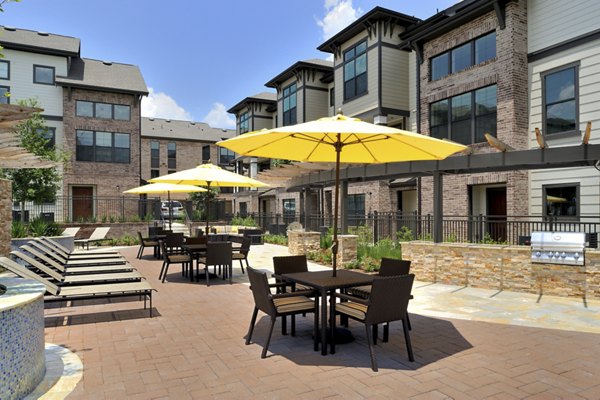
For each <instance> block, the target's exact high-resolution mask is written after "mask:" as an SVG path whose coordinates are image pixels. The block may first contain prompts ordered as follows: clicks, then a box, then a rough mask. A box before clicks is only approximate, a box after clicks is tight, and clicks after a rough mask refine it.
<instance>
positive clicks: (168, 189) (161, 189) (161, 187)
mask: <svg viewBox="0 0 600 400" xmlns="http://www.w3.org/2000/svg"><path fill="white" fill-rule="evenodd" d="M192 192H206V189H203V188H201V187H198V186H193V185H177V184H173V183H150V184H148V185H143V186H138V187H135V188H133V189H128V190H125V191H123V193H125V194H164V193H166V194H167V198H168V199H169V228H170V227H171V221H172V220H173V218H172V211H171V193H192Z"/></svg>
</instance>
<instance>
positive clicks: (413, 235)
mask: <svg viewBox="0 0 600 400" xmlns="http://www.w3.org/2000/svg"><path fill="white" fill-rule="evenodd" d="M182 203H183V205H184V207H185V209H186V214H187V215H188V216H189V217H190V219H191V220H193V221H202V220H204V219H205V213H204V212H203V210H197V209H196V208H195V206H194V204H192V202H190V201H182ZM160 205H161V200H160V199H159V198H149V199H140V198H136V197H129V196H120V197H76V196H75V197H74V196H62V197H57V198H56V201H55V202H54V203H46V204H33V203H25V207H24V210H21V209H20V206H19V205H18V203H14V204H13V220H18V219H20V218H21V213H22V212H24V216H25V220H26V221H28V220H32V219H35V218H43V219H45V220H48V221H55V222H63V223H67V222H118V221H140V220H148V221H150V220H161V219H162V215H161V210H160ZM82 210H85V211H86V214H85V215H84V216H82V215H81V213H82ZM225 210H226V207H225V202H224V201H214V202H213V203H211V206H210V209H209V218H210V220H211V221H214V222H215V223H219V222H220V223H227V224H230V223H231V221H232V219H233V218H234V215H232V214H228V213H226V211H225ZM78 213H79V215H78ZM238 216H239V215H238ZM241 216H242V217H247V216H248V217H252V218H253V219H254V220H255V221H256V223H257V224H258V226H259V227H260V228H261V229H262V230H263V231H264V232H269V233H272V234H281V235H285V234H286V231H287V226H288V225H289V224H290V223H292V222H299V223H300V224H302V226H304V228H305V229H307V230H311V231H317V232H321V233H323V234H324V233H326V232H327V230H328V229H330V227H331V226H333V217H332V216H331V215H330V214H326V215H324V214H303V213H283V214H276V213H247V214H245V215H241ZM338 222H339V224H338V226H340V230H341V231H342V232H343V231H344V227H345V228H346V230H347V231H350V232H358V231H359V232H360V233H361V234H363V235H364V236H366V237H368V238H369V240H372V241H374V242H376V241H378V240H380V239H383V238H390V239H392V240H398V239H401V240H408V239H419V240H432V237H433V228H434V227H433V225H434V220H433V215H429V214H428V215H419V214H417V213H401V212H373V213H370V214H357V215H349V216H348V218H347V220H346V221H341V220H339V221H338ZM188 223H189V220H188ZM442 224H443V226H442V231H443V240H444V241H446V242H458V243H506V244H525V243H526V242H527V240H528V237H529V236H530V235H531V232H534V231H560V232H584V233H586V234H587V238H588V242H589V245H590V246H591V247H597V235H598V232H599V231H600V216H582V217H579V218H578V219H577V220H573V219H569V220H568V219H564V218H559V217H543V216H528V215H525V216H494V215H469V216H455V215H447V216H443V218H442Z"/></svg>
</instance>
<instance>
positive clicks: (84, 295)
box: [0, 257, 154, 317]
mask: <svg viewBox="0 0 600 400" xmlns="http://www.w3.org/2000/svg"><path fill="white" fill-rule="evenodd" d="M0 266H2V267H4V268H6V269H7V270H9V271H11V272H12V273H14V274H16V275H18V276H20V277H22V278H25V279H33V280H36V281H38V282H40V283H42V284H44V286H46V291H47V292H48V293H50V294H49V295H47V296H45V297H44V302H56V301H75V300H89V299H103V298H112V297H131V296H137V297H143V298H144V309H146V300H149V301H150V317H152V292H153V291H154V289H153V288H152V286H150V284H149V283H148V282H126V283H111V284H106V285H85V286H76V285H70V286H62V287H60V286H58V285H56V284H55V283H52V282H50V281H49V280H48V279H46V278H44V277H42V276H40V275H38V274H36V273H34V272H33V271H30V270H29V269H27V268H25V267H24V266H22V265H19V264H18V263H16V262H15V261H13V260H11V259H9V258H7V257H0Z"/></svg>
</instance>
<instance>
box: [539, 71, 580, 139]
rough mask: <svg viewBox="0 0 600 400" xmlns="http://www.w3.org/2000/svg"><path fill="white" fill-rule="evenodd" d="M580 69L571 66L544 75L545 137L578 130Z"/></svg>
mask: <svg viewBox="0 0 600 400" xmlns="http://www.w3.org/2000/svg"><path fill="white" fill-rule="evenodd" d="M578 67H579V66H578V65H571V66H569V67H567V68H564V67H562V69H560V70H558V71H557V70H554V71H550V72H547V73H545V74H542V93H543V103H544V104H543V113H544V115H543V119H544V127H545V129H544V134H545V135H551V134H554V133H563V132H575V131H576V130H577V126H578V115H577V109H578V104H577V98H578V87H577V86H578V82H577V81H578V77H577V75H578Z"/></svg>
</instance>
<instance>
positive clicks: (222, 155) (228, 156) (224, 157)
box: [219, 147, 235, 165]
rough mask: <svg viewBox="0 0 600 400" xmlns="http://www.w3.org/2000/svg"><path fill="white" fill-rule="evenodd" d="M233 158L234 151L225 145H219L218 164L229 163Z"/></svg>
mask: <svg viewBox="0 0 600 400" xmlns="http://www.w3.org/2000/svg"><path fill="white" fill-rule="evenodd" d="M234 159H235V153H234V152H233V151H231V150H229V149H226V148H225V147H219V165H229V164H230V163H232V162H233V160H234Z"/></svg>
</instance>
